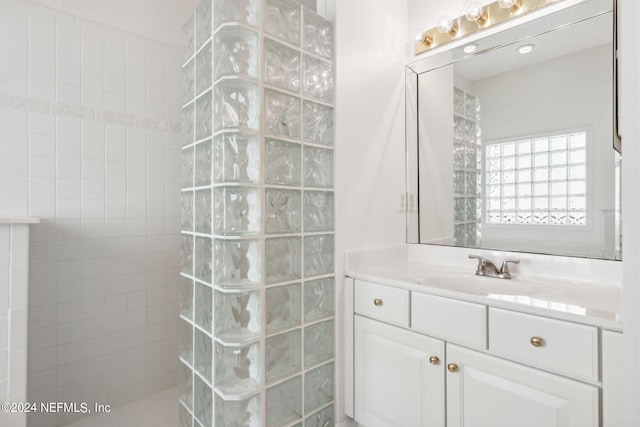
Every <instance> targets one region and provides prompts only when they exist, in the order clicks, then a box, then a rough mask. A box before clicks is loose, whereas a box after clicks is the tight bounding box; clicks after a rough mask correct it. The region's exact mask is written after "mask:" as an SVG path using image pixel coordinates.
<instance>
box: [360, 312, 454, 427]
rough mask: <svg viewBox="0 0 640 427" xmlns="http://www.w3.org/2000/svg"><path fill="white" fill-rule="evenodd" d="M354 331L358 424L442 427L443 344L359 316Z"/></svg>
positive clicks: (377, 426)
mask: <svg viewBox="0 0 640 427" xmlns="http://www.w3.org/2000/svg"><path fill="white" fill-rule="evenodd" d="M354 326H355V333H354V371H355V372H354V377H355V378H354V379H355V381H354V385H355V387H354V388H355V398H354V401H355V417H354V418H355V420H356V421H357V422H358V423H359V424H360V425H362V426H366V427H421V426H422V427H443V426H444V414H445V409H444V342H442V341H440V340H436V339H433V338H429V337H426V336H423V335H419V334H416V333H415V332H411V331H408V330H405V329H401V328H398V327H395V326H390V325H387V324H385V323H381V322H378V321H375V320H371V319H367V318H364V317H361V316H355V325H354ZM432 356H435V357H437V358H438V361H437V362H436V361H435V360H433V361H430V360H429V359H430V357H432ZM432 362H433V363H432ZM434 363H435V364H434Z"/></svg>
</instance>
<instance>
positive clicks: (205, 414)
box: [179, 0, 335, 427]
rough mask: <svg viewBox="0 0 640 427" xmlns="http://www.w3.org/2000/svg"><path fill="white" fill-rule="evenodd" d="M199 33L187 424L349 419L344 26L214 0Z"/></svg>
mask: <svg viewBox="0 0 640 427" xmlns="http://www.w3.org/2000/svg"><path fill="white" fill-rule="evenodd" d="M183 33H184V66H183V83H184V85H183V93H184V98H183V103H184V107H183V116H184V117H183V122H184V124H183V131H184V132H183V133H184V146H183V150H182V156H183V157H182V166H183V183H182V184H183V185H182V188H183V189H182V268H181V275H182V284H181V308H180V331H179V332H180V369H179V378H180V426H194V427H198V426H203V427H207V426H213V425H215V426H216V427H224V426H234V427H240V426H266V427H280V426H283V427H288V426H303V425H304V426H311V425H313V426H324V425H333V423H334V405H333V401H334V335H335V332H334V328H335V327H334V249H333V247H334V193H333V106H332V104H333V93H334V66H333V56H334V55H333V26H332V24H331V23H330V22H327V21H326V20H324V19H323V18H321V17H320V16H318V15H316V14H315V13H314V12H313V11H311V10H308V9H306V8H304V7H302V6H300V4H299V3H297V2H295V1H292V0H262V1H260V0H213V1H212V0H205V1H204V2H203V3H202V4H201V5H200V6H199V7H198V9H197V10H196V12H195V13H194V15H193V16H192V18H191V19H190V20H189V21H188V22H187V23H186V24H185V26H184V31H183Z"/></svg>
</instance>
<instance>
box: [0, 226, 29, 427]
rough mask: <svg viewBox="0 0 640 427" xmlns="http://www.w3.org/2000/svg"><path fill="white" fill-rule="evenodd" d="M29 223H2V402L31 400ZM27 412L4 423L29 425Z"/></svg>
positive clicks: (1, 420) (3, 418)
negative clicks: (28, 329) (29, 383)
mask: <svg viewBox="0 0 640 427" xmlns="http://www.w3.org/2000/svg"><path fill="white" fill-rule="evenodd" d="M28 276H29V225H28V224H9V223H6V222H1V223H0V402H16V403H21V402H25V401H26V400H27V324H28V310H27V307H28V301H27V297H28V285H29V283H28ZM26 421H27V416H26V413H2V412H0V424H2V425H11V426H16V427H20V426H22V427H24V426H26Z"/></svg>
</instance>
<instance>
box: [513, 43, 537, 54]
mask: <svg viewBox="0 0 640 427" xmlns="http://www.w3.org/2000/svg"><path fill="white" fill-rule="evenodd" d="M535 47H536V45H535V44H524V45H522V46H520V47H519V48H518V49H516V50H517V51H518V53H519V54H520V55H526V54H527V53H531V52H532V51H533V49H534V48H535Z"/></svg>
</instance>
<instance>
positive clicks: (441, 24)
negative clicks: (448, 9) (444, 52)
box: [437, 15, 458, 36]
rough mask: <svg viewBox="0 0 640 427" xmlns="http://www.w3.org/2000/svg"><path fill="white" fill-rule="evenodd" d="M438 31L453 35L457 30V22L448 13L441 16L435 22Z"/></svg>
mask: <svg viewBox="0 0 640 427" xmlns="http://www.w3.org/2000/svg"><path fill="white" fill-rule="evenodd" d="M437 28H438V31H440V32H441V33H443V34H450V35H452V36H454V35H455V34H456V33H457V32H458V24H456V23H455V21H454V20H453V18H451V17H450V16H448V15H444V16H441V17H440V19H438V24H437Z"/></svg>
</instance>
